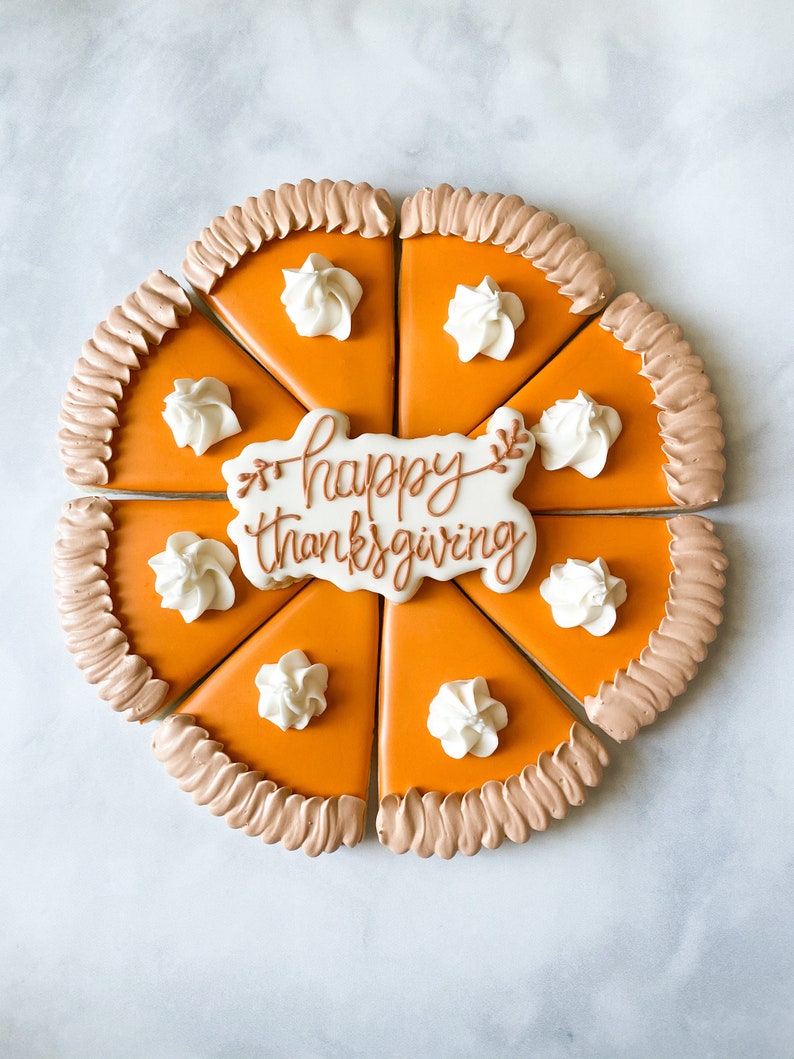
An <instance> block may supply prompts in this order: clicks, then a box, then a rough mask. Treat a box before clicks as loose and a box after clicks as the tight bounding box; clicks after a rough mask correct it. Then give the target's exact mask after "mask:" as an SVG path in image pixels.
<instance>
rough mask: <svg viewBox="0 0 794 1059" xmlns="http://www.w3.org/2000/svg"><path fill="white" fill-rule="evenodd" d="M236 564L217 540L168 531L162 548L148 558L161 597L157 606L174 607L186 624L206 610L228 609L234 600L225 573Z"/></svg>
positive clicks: (228, 550)
mask: <svg viewBox="0 0 794 1059" xmlns="http://www.w3.org/2000/svg"><path fill="white" fill-rule="evenodd" d="M236 565H237V560H236V559H235V557H234V555H233V554H232V552H231V551H230V549H229V548H227V547H226V545H225V544H223V543H221V541H214V540H204V539H202V538H201V537H199V536H198V534H196V533H191V532H190V531H189V530H185V531H182V532H180V533H172V534H171V536H170V537H169V538H168V540H167V541H166V545H165V551H163V552H160V553H159V554H158V555H155V556H153V557H152V558H151V559H150V560H149V566H151V568H152V569H153V570H154V572H155V575H156V576H155V582H154V587H155V591H156V592H158V593H159V595H161V596H162V597H163V602H162V604H161V606H163V607H165V608H166V610H178V611H179V612H180V614H181V615H182V617H183V618H184V619H185V621H186V622H188V623H190V622H192V621H195V620H196V618H200V617H201V615H202V614H203V613H204V612H205V611H206V610H229V608H230V607H231V606H232V604H233V603H234V585H233V584H232V582H231V581H230V579H229V574H230V573H231V572H232V570H233V569H234V568H235V566H236Z"/></svg>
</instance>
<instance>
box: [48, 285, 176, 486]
mask: <svg viewBox="0 0 794 1059" xmlns="http://www.w3.org/2000/svg"><path fill="white" fill-rule="evenodd" d="M191 308H192V306H191V304H190V301H189V300H188V297H187V295H186V294H185V292H184V291H183V290H182V288H181V287H180V286H179V284H178V283H177V282H176V280H175V279H171V277H170V276H167V275H166V274H165V273H164V272H161V271H160V270H159V269H158V270H157V271H156V272H153V273H152V274H151V275H150V276H149V278H148V279H146V280H144V282H143V283H142V284H141V285H140V286H139V287H138V288H137V290H135V291H133V293H132V294H130V295H128V296H127V297H126V298H125V299H124V301H123V302H122V303H121V305H117V306H116V307H115V308H114V309H112V310H111V311H110V313H109V314H108V316H107V319H106V320H104V321H103V322H102V323H100V324H98V325H97V326H96V327H95V328H94V333H93V335H92V337H91V338H90V339H89V340H88V341H87V342H86V343H84V345H83V349H82V355H81V356H80V358H79V360H78V361H77V363H76V364H75V366H74V374H73V375H72V377H71V378H70V379H69V384H68V386H67V387H66V393H65V394H64V397H63V401H62V406H61V413H60V415H59V416H58V421H59V423H60V424H61V430H60V431H59V432H58V442H59V444H60V453H61V459H62V460H63V463H64V464H65V466H66V477H67V478H68V479H69V481H70V482H72V483H73V484H74V485H77V486H80V487H95V486H102V485H107V482H108V469H107V466H106V464H107V462H108V460H109V459H110V457H111V455H112V448H111V440H112V436H113V431H114V430H115V429H116V427H117V426H118V425H119V420H118V406H119V401H120V400H121V397H122V394H123V392H124V387H125V386H127V385H128V383H129V381H130V372H131V371H137V370H138V369H139V368H140V366H141V360H142V358H143V357H146V356H148V354H149V351H150V349H151V347H152V346H159V345H160V343H161V342H162V340H163V338H164V336H165V335H166V334H167V333H168V332H169V331H172V330H174V329H175V328H177V327H179V318H180V317H182V316H189V315H190V312H191Z"/></svg>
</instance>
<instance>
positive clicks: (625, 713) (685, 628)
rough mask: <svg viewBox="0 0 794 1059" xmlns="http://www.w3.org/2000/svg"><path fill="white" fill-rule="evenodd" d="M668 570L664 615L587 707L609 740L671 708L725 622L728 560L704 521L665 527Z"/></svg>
mask: <svg viewBox="0 0 794 1059" xmlns="http://www.w3.org/2000/svg"><path fill="white" fill-rule="evenodd" d="M667 529H668V531H669V533H670V558H671V560H672V564H673V569H672V572H671V574H670V588H669V590H668V595H667V603H666V604H665V608H664V610H665V616H664V618H662V621H661V623H660V625H659V628H658V629H656V630H654V631H653V632H652V633H651V635H650V637H649V638H648V646H647V647H645V648H643V650H642V651H641V653H640V657H639V658H634V659H632V660H631V662H629V664H628V666H627V667H626V669H619V670H618V672H617V673H616V674H615V676H614V678H613V679H612V680H611V681H604V682H603V683H602V684H601V686H600V688H599V689H598V692H597V693H596V694H595V695H588V696H586V697H585V700H584V708H585V710H586V712H587V716H588V717H589V718H590V720H591V721H592V722H593V724H596V725H598V727H599V728H601V729H602V730H603V731H604V732H606V733H607V734H608V735H611V736H612V738H613V739H616V740H617V741H618V742H622V741H623V740H624V739H631V738H633V737H634V736H635V735H636V734H637V732H638V731H639V730H640V728H642V727H644V726H645V725H648V724H652V723H653V722H654V721H655V720H656V718H657V716H658V715H659V714H660V713H662V712H663V711H665V710H667V709H669V707H670V704H671V703H672V701H673V699H674V698H675V697H676V696H677V695H680V694H681V693H682V692H683V691H684V689H685V688H686V686H687V684H689V682H690V680H692V679H693V677H694V676H695V674H696V673H697V670H698V665H699V664H700V663H701V662H702V661H703V659H704V658H705V657H706V654H707V652H708V645H709V644H710V643H712V642H713V641H714V638H715V637H716V635H717V629H718V627H719V625H720V623H721V622H722V604H723V596H722V589H723V588H724V586H725V574H724V571H725V569H726V567H727V565H728V559H727V557H726V555H725V553H724V552H723V550H722V543H721V542H720V540H719V538H718V537H717V535H716V534H715V533H714V525H713V523H712V522H710V521H709V520H708V519H707V518H703V517H702V516H701V515H677V516H676V517H675V518H672V519H668V520H667Z"/></svg>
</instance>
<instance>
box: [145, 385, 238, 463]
mask: <svg viewBox="0 0 794 1059" xmlns="http://www.w3.org/2000/svg"><path fill="white" fill-rule="evenodd" d="M163 419H164V420H165V421H166V423H167V424H168V425H169V427H170V428H171V433H172V434H173V435H174V441H175V442H176V443H177V445H178V446H179V448H180V449H183V448H184V447H185V446H186V445H190V447H191V448H192V449H193V451H194V452H195V453H196V455H197V456H202V455H203V454H204V453H205V452H206V451H207V449H208V448H209V447H210V446H211V445H215V444H216V442H218V441H223V439H224V438H230V437H232V436H233V435H234V434H239V433H240V430H241V429H242V428H241V427H240V422H239V420H238V418H237V416H236V415H235V414H234V412H233V411H232V395H231V393H230V392H229V387H228V386H227V385H226V383H224V382H221V381H220V379H213V378H212V377H211V376H207V377H205V378H203V379H199V381H198V382H196V381H195V379H175V380H174V392H173V393H170V394H169V395H168V396H167V397H166V399H165V411H164V412H163Z"/></svg>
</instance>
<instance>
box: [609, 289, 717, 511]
mask: <svg viewBox="0 0 794 1059" xmlns="http://www.w3.org/2000/svg"><path fill="white" fill-rule="evenodd" d="M599 326H600V327H602V328H603V329H604V330H605V331H609V332H611V333H612V334H614V336H615V338H617V339H618V341H619V342H621V343H622V344H623V346H624V347H625V348H626V349H628V350H629V351H630V352H633V353H639V354H640V357H641V359H642V367H641V369H640V372H639V374H640V375H642V376H643V377H644V378H646V379H648V380H649V381H650V384H651V387H652V388H653V392H654V395H655V397H656V400H655V401H654V402H653V403H654V404H655V405H656V406H657V407H658V408H659V409H660V412H659V415H658V417H657V418H658V422H659V435H660V437H661V439H662V452H663V453H664V454H665V456H666V457H667V458H668V460H669V462H668V463H666V464H665V465H664V468H663V470H664V475H665V478H666V479H667V491H668V493H669V494H670V497H671V499H672V500H673V501H674V502H675V503H676V504H677V505H678V506H679V507H684V508H689V509H690V510H694V509H697V508H702V507H705V506H706V505H707V504H713V503H716V501H717V500H719V499H720V497H721V496H722V489H723V472H724V471H725V459H724V457H723V455H722V450H723V447H724V445H725V438H724V437H723V434H722V419H721V418H720V415H719V412H718V410H717V409H718V402H717V398H716V395H715V394H714V393H713V392H712V390H711V383H710V382H709V378H708V376H707V375H706V373H705V367H704V364H703V361H702V360H701V359H700V357H697V356H695V355H694V354H693V353H692V347H691V346H690V344H689V343H688V342H687V341H686V340H685V338H684V335H683V331H682V330H681V328H680V327H679V326H678V324H674V323H671V322H670V318H669V317H668V316H667V315H666V314H665V313H661V312H656V311H655V310H654V309H653V308H652V306H650V305H649V304H648V303H647V302H644V301H642V299H641V298H640V297H639V295H637V294H634V293H633V292H627V293H626V294H620V295H619V296H618V297H617V298H615V300H614V301H613V302H612V303H611V305H609V306H608V307H607V308H606V310H605V311H604V314H603V316H602V317H601V319H600V320H599Z"/></svg>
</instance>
